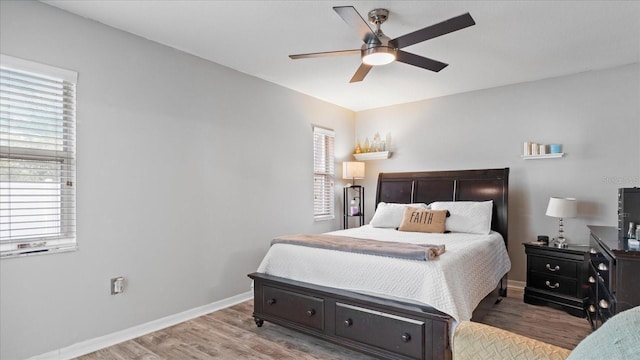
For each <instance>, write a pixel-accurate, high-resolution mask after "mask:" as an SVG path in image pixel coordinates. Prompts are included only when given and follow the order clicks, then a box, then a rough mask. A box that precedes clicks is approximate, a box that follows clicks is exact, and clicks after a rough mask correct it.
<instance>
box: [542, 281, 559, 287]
mask: <svg viewBox="0 0 640 360" xmlns="http://www.w3.org/2000/svg"><path fill="white" fill-rule="evenodd" d="M544 284H545V285H547V286H548V287H549V288H551V289H557V288H559V287H560V284H559V283H555V284H553V285H551V283H550V282H549V280H547V281H545V282H544Z"/></svg>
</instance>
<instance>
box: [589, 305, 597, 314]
mask: <svg viewBox="0 0 640 360" xmlns="http://www.w3.org/2000/svg"><path fill="white" fill-rule="evenodd" d="M589 312H591V313H594V312H596V307H595V306H593V305H589Z"/></svg>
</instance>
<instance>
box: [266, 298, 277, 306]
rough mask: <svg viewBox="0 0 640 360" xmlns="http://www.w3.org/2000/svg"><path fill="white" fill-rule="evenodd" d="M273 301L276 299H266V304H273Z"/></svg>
mask: <svg viewBox="0 0 640 360" xmlns="http://www.w3.org/2000/svg"><path fill="white" fill-rule="evenodd" d="M275 303H276V299H269V300H267V304H269V305H273V304H275Z"/></svg>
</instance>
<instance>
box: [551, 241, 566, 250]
mask: <svg viewBox="0 0 640 360" xmlns="http://www.w3.org/2000/svg"><path fill="white" fill-rule="evenodd" d="M568 246H569V245H567V243H563V242H562V243H559V242H556V243H553V247H557V248H558V249H566V248H567V247H568Z"/></svg>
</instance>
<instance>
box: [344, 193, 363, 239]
mask: <svg viewBox="0 0 640 360" xmlns="http://www.w3.org/2000/svg"><path fill="white" fill-rule="evenodd" d="M342 200H343V204H344V206H343V212H342V216H343V218H344V219H343V221H342V225H343V228H344V229H348V228H349V219H352V218H356V219H358V226H362V225H364V187H362V186H360V185H351V186H347V187H345V188H344V190H343V195H342ZM352 201H353V202H354V204H353V205H354V208H355V210H354V211H351V207H352V204H351V202H352Z"/></svg>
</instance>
